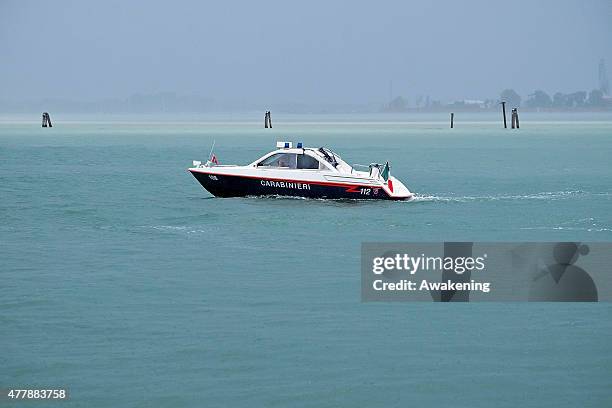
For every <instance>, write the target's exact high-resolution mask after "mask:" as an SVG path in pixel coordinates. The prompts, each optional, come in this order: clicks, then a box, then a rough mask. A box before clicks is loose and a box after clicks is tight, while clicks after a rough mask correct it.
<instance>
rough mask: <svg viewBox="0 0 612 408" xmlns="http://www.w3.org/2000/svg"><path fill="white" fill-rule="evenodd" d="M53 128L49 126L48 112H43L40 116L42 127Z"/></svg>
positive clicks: (49, 117)
mask: <svg viewBox="0 0 612 408" xmlns="http://www.w3.org/2000/svg"><path fill="white" fill-rule="evenodd" d="M47 126H48V127H53V125H52V124H51V116H49V113H48V112H43V114H42V127H47Z"/></svg>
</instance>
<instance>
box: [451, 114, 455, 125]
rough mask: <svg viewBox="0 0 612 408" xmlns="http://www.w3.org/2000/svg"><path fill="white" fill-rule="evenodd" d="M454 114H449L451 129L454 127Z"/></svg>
mask: <svg viewBox="0 0 612 408" xmlns="http://www.w3.org/2000/svg"><path fill="white" fill-rule="evenodd" d="M454 121H455V114H454V113H453V112H451V129H452V128H453V127H454V126H455V123H454Z"/></svg>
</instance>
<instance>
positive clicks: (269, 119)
mask: <svg viewBox="0 0 612 408" xmlns="http://www.w3.org/2000/svg"><path fill="white" fill-rule="evenodd" d="M264 127H265V128H266V129H267V128H270V129H272V116H271V115H270V111H266V116H265V118H264Z"/></svg>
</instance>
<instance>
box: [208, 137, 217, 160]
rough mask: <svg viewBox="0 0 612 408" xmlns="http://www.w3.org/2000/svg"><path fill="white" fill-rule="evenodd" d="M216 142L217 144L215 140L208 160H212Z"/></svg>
mask: <svg viewBox="0 0 612 408" xmlns="http://www.w3.org/2000/svg"><path fill="white" fill-rule="evenodd" d="M215 142H216V140H215V139H213V142H212V147H211V148H210V153H209V154H208V160H210V159H212V155H213V150H215Z"/></svg>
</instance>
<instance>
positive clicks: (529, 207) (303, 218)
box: [0, 115, 612, 407]
mask: <svg viewBox="0 0 612 408" xmlns="http://www.w3.org/2000/svg"><path fill="white" fill-rule="evenodd" d="M381 118H382V119H381ZM55 119H56V122H57V120H60V119H61V118H55ZM276 119H277V118H275V117H273V121H274V125H275V128H274V129H271V130H265V129H262V128H261V126H262V123H259V122H249V121H248V120H240V118H236V117H231V118H227V117H222V118H216V119H214V120H213V119H211V120H207V121H205V122H188V121H185V120H184V118H181V119H180V120H175V121H166V122H160V123H156V124H151V123H148V122H145V121H134V120H130V119H129V118H127V119H125V118H123V119H122V120H116V121H113V122H109V121H93V120H92V121H82V122H67V123H62V122H61V120H60V121H59V122H57V123H56V126H55V127H54V128H52V129H42V128H40V124H39V123H38V121H32V122H31V123H30V122H27V121H18V122H15V121H10V120H6V119H5V120H4V121H2V122H0V200H1V201H0V238H1V246H0V259H2V263H1V268H0V273H1V276H2V285H1V286H0V295H1V296H0V325H1V326H0V327H1V331H0V345H1V346H2V353H1V354H0V388H3V387H4V388H6V387H15V386H30V387H32V386H41V387H42V386H44V387H49V386H54V387H60V386H65V387H68V388H69V390H70V393H71V401H70V402H69V403H66V404H64V405H65V406H87V407H108V406H129V407H175V406H206V407H214V406H219V407H226V406H232V407H252V406H266V407H275V406H278V407H284V406H291V407H322V406H323V407H325V406H329V407H336V406H347V407H348V406H350V407H353V406H368V407H389V406H440V405H450V406H460V407H462V406H469V407H489V406H493V405H495V406H508V407H515V406H550V407H553V406H554V407H574V406H588V407H603V406H611V405H612V393H611V392H610V390H611V389H612V342H611V341H610V338H611V335H612V319H611V317H612V306H610V305H609V304H600V305H587V304H570V305H563V304H417V303H403V304H364V303H361V302H360V266H359V261H360V252H359V251H360V244H361V242H362V241H378V240H380V241H442V240H477V241H487V240H496V241H512V240H521V241H525V240H533V241H539V240H551V241H553V240H571V241H610V240H612V212H611V211H610V210H611V209H612V172H611V171H610V167H611V166H610V157H611V156H612V118H609V117H606V116H605V115H604V116H603V117H596V118H595V120H592V118H591V120H589V121H584V120H580V121H567V122H560V121H555V122H553V121H548V120H547V118H546V117H545V116H542V117H535V116H534V118H533V121H530V120H529V119H530V118H529V115H526V117H523V118H522V119H523V122H522V126H523V128H522V129H521V130H520V131H511V130H507V131H504V130H503V129H499V124H498V123H497V122H493V121H489V118H488V117H487V118H485V120H486V121H485V122H479V121H478V120H477V119H478V118H474V120H472V121H470V122H467V123H461V122H459V123H457V126H458V127H457V128H456V129H453V130H450V129H448V128H447V126H448V125H447V123H446V122H436V121H435V120H432V118H429V117H425V118H423V120H421V121H418V120H417V121H411V122H402V121H400V120H396V119H393V120H391V121H389V117H386V118H385V117H384V116H375V117H372V118H369V119H368V118H366V119H363V120H362V119H359V120H356V119H355V117H345V118H343V117H333V118H331V119H330V120H320V119H321V118H318V117H309V116H304V117H298V116H295V117H291V120H290V121H288V122H285V123H283V121H282V120H280V118H279V120H278V121H277V120H276ZM554 119H557V118H554ZM230 120H231V121H230ZM213 140H216V148H215V152H216V155H217V156H218V158H219V160H220V161H221V162H222V164H223V163H226V164H229V163H242V164H246V163H248V162H250V161H252V160H254V159H255V158H257V157H259V156H261V155H263V154H264V153H266V152H268V151H269V150H271V149H272V148H273V147H274V144H275V142H276V140H294V141H303V142H305V144H306V145H312V146H319V145H327V146H329V147H330V148H332V149H333V150H334V151H337V152H338V153H340V154H341V155H342V157H343V158H344V159H345V160H346V161H347V162H349V163H362V164H367V163H370V162H372V161H379V162H380V161H383V160H386V159H388V160H390V162H391V164H392V173H393V174H394V175H395V176H396V177H398V178H399V179H401V180H402V181H404V183H405V184H406V185H407V186H408V187H409V188H410V189H411V190H412V191H414V192H416V193H417V194H418V198H417V199H416V200H415V201H414V202H407V203H406V202H359V201H356V202H338V201H322V200H301V199H275V198H260V199H257V198H249V199H215V198H211V197H210V195H209V194H208V193H207V192H206V191H204V190H203V189H202V188H201V187H200V186H199V184H198V183H197V182H196V181H195V179H193V177H192V176H191V175H190V174H189V173H188V172H187V171H186V168H187V167H188V166H189V165H190V163H191V160H192V159H205V158H206V155H207V154H208V151H209V149H210V146H211V143H212V141H213Z"/></svg>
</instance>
